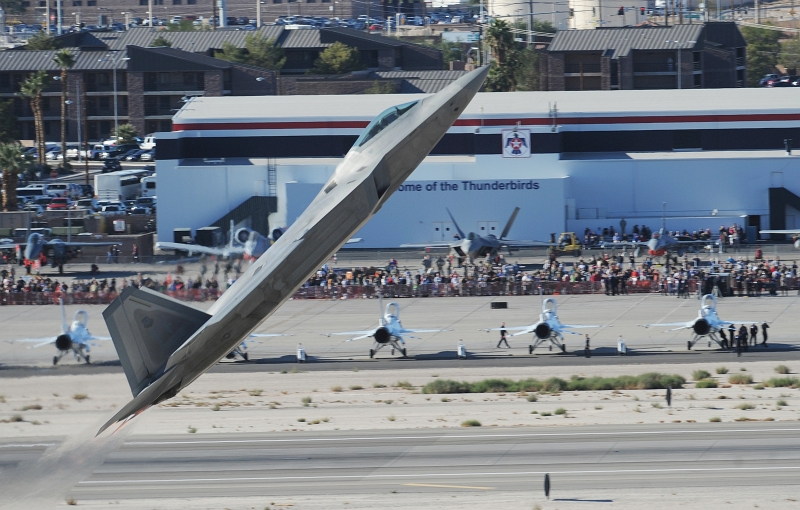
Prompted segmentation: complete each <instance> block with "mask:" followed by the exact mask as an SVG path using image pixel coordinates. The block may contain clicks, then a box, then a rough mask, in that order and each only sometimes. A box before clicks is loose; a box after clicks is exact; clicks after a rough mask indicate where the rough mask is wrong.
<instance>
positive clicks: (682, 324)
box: [639, 321, 694, 331]
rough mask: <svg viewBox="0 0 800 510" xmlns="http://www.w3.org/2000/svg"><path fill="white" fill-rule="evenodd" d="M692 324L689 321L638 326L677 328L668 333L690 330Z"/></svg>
mask: <svg viewBox="0 0 800 510" xmlns="http://www.w3.org/2000/svg"><path fill="white" fill-rule="evenodd" d="M693 323H694V321H689V322H662V323H659V324H639V326H641V327H643V328H672V327H675V326H678V327H676V328H675V329H670V330H669V331H677V330H679V329H686V328H691V327H692V324H693Z"/></svg>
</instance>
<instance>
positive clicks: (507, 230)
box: [500, 207, 519, 239]
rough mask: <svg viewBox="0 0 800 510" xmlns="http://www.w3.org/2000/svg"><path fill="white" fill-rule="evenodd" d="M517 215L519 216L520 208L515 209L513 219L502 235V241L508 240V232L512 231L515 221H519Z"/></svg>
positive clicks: (510, 219) (507, 224) (511, 218)
mask: <svg viewBox="0 0 800 510" xmlns="http://www.w3.org/2000/svg"><path fill="white" fill-rule="evenodd" d="M517 214H519V207H515V208H514V212H513V213H511V217H510V218H509V219H508V223H506V228H504V229H503V233H502V234H500V239H505V238H506V236H507V235H508V232H509V231H510V230H511V226H512V225H514V220H516V219H517Z"/></svg>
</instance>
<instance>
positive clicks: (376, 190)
mask: <svg viewBox="0 0 800 510" xmlns="http://www.w3.org/2000/svg"><path fill="white" fill-rule="evenodd" d="M488 72H489V68H488V67H482V68H479V69H476V70H475V71H472V72H470V73H468V74H466V75H464V76H462V77H461V78H459V79H458V80H456V81H455V82H453V83H452V84H450V85H449V86H447V87H446V88H444V89H442V90H441V91H440V92H438V93H437V94H435V95H432V96H427V97H423V98H422V99H419V100H417V101H413V102H410V103H405V104H401V105H398V106H394V107H392V108H389V109H388V110H386V111H384V112H383V113H381V114H380V115H378V117H376V118H375V119H374V120H373V121H372V122H371V123H370V124H369V125H368V126H367V127H366V128H365V129H364V132H363V133H362V134H361V136H360V137H359V138H358V139H357V140H356V141H355V143H354V144H353V147H352V148H351V149H350V151H349V152H348V153H347V155H346V156H345V157H344V160H343V161H342V162H341V163H340V164H339V165H338V166H337V167H336V170H335V171H334V173H333V175H332V176H331V178H330V180H329V181H328V182H327V183H326V184H325V185H324V186H323V187H322V190H321V191H320V192H319V194H318V195H317V196H316V197H315V198H314V200H313V201H312V202H311V204H310V205H309V206H308V208H307V209H306V210H305V212H303V214H301V215H300V217H299V218H297V220H295V222H294V224H292V226H291V227H289V229H288V230H286V232H285V233H284V234H283V236H281V238H280V239H278V240H277V241H276V242H275V244H273V245H272V247H271V248H270V249H269V250H267V252H266V253H264V254H263V255H262V256H261V257H259V258H258V260H257V261H255V262H254V263H253V264H251V265H250V267H249V268H248V269H247V271H246V272H245V273H244V274H243V275H242V276H241V277H240V278H239V279H238V280H237V281H236V283H235V284H234V285H233V286H231V288H230V289H228V290H227V291H226V292H225V294H223V295H222V297H221V298H220V299H219V300H217V302H216V303H214V304H213V305H212V306H211V307H210V308H209V309H208V310H207V311H200V310H198V309H196V308H192V307H191V306H187V305H185V304H183V303H181V302H178V301H176V300H174V299H171V298H169V297H167V296H164V295H161V294H158V293H155V292H151V291H148V290H145V289H135V288H133V287H128V288H126V289H125V290H124V291H123V292H122V293H121V294H120V296H119V297H118V298H117V299H116V300H115V301H114V302H113V303H111V305H109V306H108V308H106V310H105V311H104V312H103V317H104V318H105V320H106V323H107V324H108V329H109V332H110V333H111V338H112V340H113V341H114V346H115V347H116V349H117V353H118V354H119V359H120V363H121V364H122V367H123V369H124V371H125V375H126V377H127V378H128V384H129V385H130V387H131V392H132V393H133V395H134V398H133V400H131V401H130V402H128V403H127V404H125V405H124V406H123V407H122V408H121V409H120V410H119V411H118V412H117V413H116V414H115V415H114V416H113V417H112V418H111V419H110V420H109V421H108V422H107V423H106V424H105V425H103V427H102V428H101V429H100V431H99V432H98V434H99V433H100V432H102V431H103V430H105V429H106V428H108V427H110V426H111V425H112V424H114V423H116V422H118V421H121V420H125V419H127V418H129V417H132V416H135V415H137V414H139V413H141V412H143V411H144V410H145V409H147V408H148V407H150V406H152V405H155V404H158V403H159V402H163V401H164V400H167V399H170V398H172V397H174V396H175V395H177V394H178V393H179V392H180V391H181V389H183V388H185V387H187V386H188V385H189V384H191V383H192V381H194V380H195V379H197V378H198V377H200V376H201V375H202V374H203V373H204V372H206V371H207V370H208V369H210V368H211V367H213V366H214V364H215V363H216V362H217V361H219V360H220V359H222V358H223V357H225V356H227V355H228V353H230V352H231V351H232V350H233V349H234V348H235V347H237V346H238V345H239V344H241V342H242V341H243V340H244V339H245V338H246V337H247V335H249V334H250V333H251V332H252V331H253V330H254V329H255V328H256V327H258V325H259V324H261V323H262V322H263V321H264V320H265V319H266V318H267V317H269V316H270V315H272V313H273V312H275V310H276V309H277V308H278V307H279V306H280V305H281V304H282V303H283V302H284V301H286V300H287V299H289V298H290V297H291V296H293V295H294V293H295V291H296V290H297V289H298V288H299V287H300V286H301V285H303V283H305V281H306V279H307V278H308V277H309V276H311V274H313V273H314V272H315V271H316V270H317V269H318V268H319V267H320V266H321V265H322V264H323V263H324V262H325V261H326V260H327V259H328V258H329V257H330V256H331V255H333V253H335V252H336V251H337V250H338V249H339V248H341V247H342V246H343V245H344V243H345V242H346V241H347V240H348V239H350V238H351V237H352V235H353V234H354V233H355V232H357V231H358V229H360V228H361V227H363V226H364V224H365V223H366V222H367V221H369V219H370V218H372V216H373V215H374V214H375V213H376V212H378V211H379V210H380V209H381V207H383V205H384V204H385V203H386V201H387V200H388V199H389V197H390V196H391V195H392V193H393V192H394V191H395V190H397V189H398V187H399V186H400V185H401V184H402V183H403V182H404V181H405V180H406V179H407V178H408V176H409V175H411V173H412V172H413V171H414V170H415V169H416V168H417V166H418V165H419V164H420V163H421V162H422V160H423V159H425V157H426V156H427V155H428V153H429V152H430V151H431V150H432V149H433V148H434V147H435V146H436V144H437V143H438V142H439V140H441V139H442V137H443V136H444V134H445V133H446V132H447V130H448V129H449V128H450V126H452V125H453V123H454V122H455V120H456V119H457V118H458V116H459V115H461V113H462V112H463V111H464V108H466V106H467V105H468V104H469V103H470V101H471V100H472V98H473V97H474V96H475V93H476V92H478V89H480V87H481V86H482V85H483V82H484V80H485V79H486V76H487V74H488Z"/></svg>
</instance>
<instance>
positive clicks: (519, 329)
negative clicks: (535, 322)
mask: <svg viewBox="0 0 800 510" xmlns="http://www.w3.org/2000/svg"><path fill="white" fill-rule="evenodd" d="M504 329H505V330H506V331H522V330H526V331H527V330H531V331H533V326H514V327H513V328H489V329H481V330H480V331H502V330H504Z"/></svg>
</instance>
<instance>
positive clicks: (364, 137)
mask: <svg viewBox="0 0 800 510" xmlns="http://www.w3.org/2000/svg"><path fill="white" fill-rule="evenodd" d="M418 102H419V101H412V102H410V103H403V104H400V105H397V106H392V107H391V108H389V109H388V110H384V111H383V112H382V113H381V114H380V115H378V116H377V117H375V119H374V120H373V121H372V122H370V123H369V125H367V127H365V128H364V132H363V133H361V136H359V137H358V140H356V143H355V144H354V147H361V146H362V145H364V144H366V143H367V142H369V141H370V140H372V139H373V138H375V137H376V136H378V133H380V132H381V131H383V130H384V129H386V128H387V127H389V125H390V124H391V123H392V122H394V121H396V120H397V119H399V118H400V117H401V116H402V115H403V114H405V113H406V112H407V111H408V110H410V109H411V108H413V107H414V106H415V105H416V104H417V103H418Z"/></svg>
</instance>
